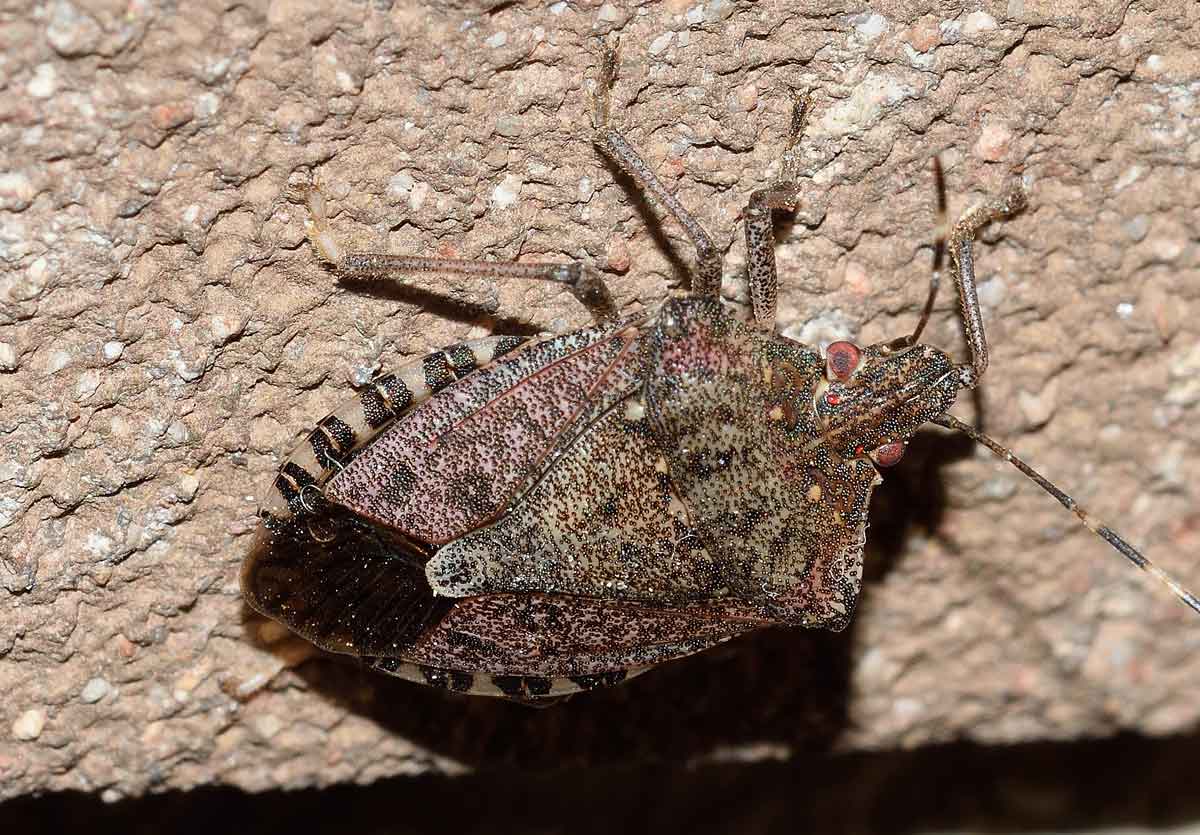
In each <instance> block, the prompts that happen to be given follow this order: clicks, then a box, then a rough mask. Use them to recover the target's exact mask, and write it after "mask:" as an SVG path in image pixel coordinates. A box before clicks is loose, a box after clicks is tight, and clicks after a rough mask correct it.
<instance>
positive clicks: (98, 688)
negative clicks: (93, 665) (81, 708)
mask: <svg viewBox="0 0 1200 835" xmlns="http://www.w3.org/2000/svg"><path fill="white" fill-rule="evenodd" d="M111 692H112V685H111V684H109V683H108V682H107V681H106V680H104V679H103V678H100V677H99V676H97V677H96V678H93V679H89V680H88V683H87V684H85V685H83V689H82V690H80V691H79V700H80V701H81V702H83V703H84V704H89V705H94V704H95V703H96V702H98V701H100V700H101V699H103V698H104V697H105V696H107V695H108V694H109V693H111Z"/></svg>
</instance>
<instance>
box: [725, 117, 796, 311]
mask: <svg viewBox="0 0 1200 835" xmlns="http://www.w3.org/2000/svg"><path fill="white" fill-rule="evenodd" d="M811 104H812V99H811V97H810V96H804V97H803V98H800V97H797V98H796V99H794V100H793V102H792V124H791V128H790V129H789V130H788V138H787V144H786V145H784V148H783V155H782V156H781V158H780V171H779V179H778V180H776V181H775V184H774V185H771V186H768V187H767V188H762V189H759V190H758V191H755V192H753V193H752V194H751V195H750V201H749V202H748V203H747V204H746V209H745V211H743V212H742V217H743V219H744V220H745V224H746V262H747V263H746V273H747V279H748V281H749V284H750V304H751V307H752V308H753V310H754V321H755V323H756V324H757V325H758V326H759V327H760V328H762V329H763V330H767V331H770V330H773V329H774V328H775V303H776V300H777V298H778V295H779V292H778V291H779V277H778V275H777V274H776V271H775V228H774V223H773V222H772V216H771V212H772V210H774V209H787V210H788V211H795V210H796V206H797V204H798V202H799V198H800V182H799V179H800V175H799V168H800V158H799V152H798V149H797V148H796V145H797V143H798V142H799V140H800V136H801V134H803V133H804V123H805V122H806V121H807V117H808V113H809V110H810V108H811Z"/></svg>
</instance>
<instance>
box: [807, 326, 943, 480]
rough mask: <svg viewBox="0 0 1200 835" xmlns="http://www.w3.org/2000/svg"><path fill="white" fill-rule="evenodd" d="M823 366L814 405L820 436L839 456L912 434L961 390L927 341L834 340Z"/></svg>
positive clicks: (940, 355) (856, 454) (860, 452)
mask: <svg viewBox="0 0 1200 835" xmlns="http://www.w3.org/2000/svg"><path fill="white" fill-rule="evenodd" d="M851 349H853V350H851ZM826 369H827V370H826V377H825V380H824V384H823V385H822V386H820V387H819V388H818V391H817V394H816V398H815V400H814V408H815V410H816V414H817V417H818V420H819V421H820V424H821V426H822V428H823V438H824V439H825V441H826V442H827V443H828V444H829V445H830V446H831V447H832V448H833V449H834V450H835V451H836V453H837V454H838V455H840V456H842V457H843V458H851V457H861V456H862V455H864V454H866V453H869V452H874V451H875V450H877V449H881V448H883V447H888V446H889V445H891V444H895V443H901V442H903V441H904V440H906V439H907V438H910V437H912V435H913V434H914V433H915V432H916V431H917V430H918V429H919V428H920V427H921V426H922V425H923V424H925V423H928V422H929V421H930V420H932V419H933V418H935V417H937V416H938V415H941V414H943V413H945V411H946V410H947V409H948V408H950V406H952V405H953V404H954V399H955V396H956V395H957V393H958V390H959V375H958V373H957V371H956V369H955V366H954V363H953V361H951V359H950V357H949V356H947V355H946V354H945V353H944V352H942V351H939V350H938V349H937V348H933V347H930V346H928V345H914V346H911V347H908V348H902V349H900V350H894V349H893V348H892V347H891V346H889V345H886V344H885V345H874V346H871V347H870V348H865V349H859V348H857V347H856V346H853V345H851V344H850V343H847V342H840V343H838V342H835V343H833V344H832V345H830V347H829V350H828V351H827V353H826ZM885 459H887V460H889V463H895V462H894V461H892V460H890V456H885Z"/></svg>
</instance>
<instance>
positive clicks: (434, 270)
mask: <svg viewBox="0 0 1200 835" xmlns="http://www.w3.org/2000/svg"><path fill="white" fill-rule="evenodd" d="M293 196H294V197H295V198H296V199H297V200H301V201H303V202H304V204H305V205H306V206H307V207H308V219H307V220H306V221H305V223H304V228H305V230H306V231H307V233H308V239H309V241H310V242H311V243H312V246H313V249H314V250H315V251H316V253H317V255H318V256H319V257H320V258H321V260H322V261H324V262H325V263H327V264H328V265H329V266H330V267H332V268H333V269H334V271H336V272H337V273H338V275H340V276H342V277H343V278H346V279H351V280H358V281H361V280H365V281H375V280H400V281H403V280H404V279H406V278H410V277H412V276H414V275H421V274H434V275H465V276H475V277H478V278H490V279H492V280H494V281H501V280H507V279H527V280H533V281H551V282H554V283H556V284H561V285H562V286H564V287H566V288H567V290H569V291H570V292H571V295H573V296H575V298H577V299H578V300H579V301H580V302H581V303H582V304H583V305H584V306H585V307H587V308H588V310H589V311H590V312H591V313H592V315H593V316H594V317H595V319H596V321H597V322H600V321H604V320H607V319H611V318H612V317H613V316H614V315H615V313H616V310H615V307H614V305H613V301H612V296H611V294H610V293H609V291H608V287H607V286H606V285H605V283H604V280H603V279H602V278H601V277H600V275H599V274H598V273H597V272H596V271H595V270H593V269H590V268H588V267H587V266H586V265H584V264H583V263H582V262H579V261H569V262H567V263H565V264H519V263H516V262H512V261H478V260H468V259H461V258H426V257H422V256H416V255H393V254H391V253H386V252H352V251H347V250H345V249H343V248H342V246H341V244H340V243H338V240H337V238H336V237H334V235H333V233H332V232H331V231H330V229H329V219H328V217H327V216H326V213H325V196H324V195H323V194H321V191H320V189H319V188H317V187H316V186H315V185H304V186H300V187H298V188H296V189H295V190H294V191H293Z"/></svg>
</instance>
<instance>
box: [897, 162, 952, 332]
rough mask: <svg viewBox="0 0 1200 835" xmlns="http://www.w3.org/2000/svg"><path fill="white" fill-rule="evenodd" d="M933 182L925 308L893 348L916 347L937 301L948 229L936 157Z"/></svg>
mask: <svg viewBox="0 0 1200 835" xmlns="http://www.w3.org/2000/svg"><path fill="white" fill-rule="evenodd" d="M933 182H934V189H935V190H936V191H937V218H936V224H935V226H934V234H935V235H936V237H935V238H934V242H933V272H932V273H931V274H930V276H929V294H928V295H927V296H926V297H925V307H924V308H922V310H921V318H920V319H918V320H917V326H916V327H915V328H913V332H912V333H911V334H909V335H908V336H904V337H901V338H900V339H898V340H896V342H895V343H893V347H895V348H906V347H908V346H910V345H916V344H917V342H918V340H920V338H921V334H922V333H924V332H925V326H926V325H928V324H929V317H930V316H932V315H933V305H934V302H936V301H937V295H938V288H939V287H941V284H942V262H943V261H944V260H945V258H946V234H947V230H948V229H949V228H950V227H949V223H948V222H947V220H946V217H947V215H946V177H945V175H944V174H943V173H942V161H941V159H940V158H939V157H938V156H936V155H934V157H933Z"/></svg>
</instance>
